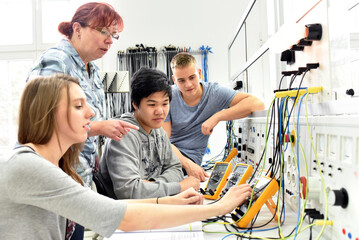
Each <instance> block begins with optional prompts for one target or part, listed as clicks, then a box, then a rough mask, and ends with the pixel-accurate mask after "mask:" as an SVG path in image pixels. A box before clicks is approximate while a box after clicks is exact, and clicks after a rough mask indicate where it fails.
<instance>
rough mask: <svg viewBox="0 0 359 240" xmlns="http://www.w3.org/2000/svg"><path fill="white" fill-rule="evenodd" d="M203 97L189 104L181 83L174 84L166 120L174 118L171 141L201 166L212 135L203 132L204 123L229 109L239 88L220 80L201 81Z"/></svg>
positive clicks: (172, 120)
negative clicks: (183, 94)
mask: <svg viewBox="0 0 359 240" xmlns="http://www.w3.org/2000/svg"><path fill="white" fill-rule="evenodd" d="M201 84H202V86H203V94H202V98H201V100H200V101H199V103H198V104H197V105H196V106H193V107H191V106H188V105H187V104H186V103H185V102H184V100H183V98H182V96H181V92H180V90H179V89H178V87H177V86H173V87H172V101H171V104H170V111H169V113H168V115H167V118H166V122H168V121H171V143H172V144H174V145H175V146H176V147H177V148H178V150H180V151H181V152H182V153H184V154H185V155H186V156H187V157H189V158H190V159H192V160H193V161H194V162H195V163H197V164H198V165H201V163H202V157H203V155H204V153H205V151H206V147H207V143H208V138H209V135H203V133H202V129H201V128H202V123H204V122H205V121H206V120H207V119H208V118H210V117H211V116H212V115H213V114H215V113H216V112H219V111H221V110H223V109H225V108H228V107H229V105H230V103H231V102H232V100H233V98H234V96H235V95H236V94H237V92H236V91H234V90H232V89H230V88H227V87H224V86H221V85H219V84H218V83H208V82H204V83H203V82H201Z"/></svg>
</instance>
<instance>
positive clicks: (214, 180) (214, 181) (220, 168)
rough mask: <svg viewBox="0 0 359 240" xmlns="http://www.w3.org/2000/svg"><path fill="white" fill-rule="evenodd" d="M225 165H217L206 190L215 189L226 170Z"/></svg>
mask: <svg viewBox="0 0 359 240" xmlns="http://www.w3.org/2000/svg"><path fill="white" fill-rule="evenodd" d="M227 167H228V166H227V164H221V165H217V166H216V168H215V169H214V170H213V172H212V174H211V177H210V179H209V180H208V184H207V189H216V188H217V185H218V183H219V182H220V181H221V180H222V178H223V174H224V172H225V171H226V169H227Z"/></svg>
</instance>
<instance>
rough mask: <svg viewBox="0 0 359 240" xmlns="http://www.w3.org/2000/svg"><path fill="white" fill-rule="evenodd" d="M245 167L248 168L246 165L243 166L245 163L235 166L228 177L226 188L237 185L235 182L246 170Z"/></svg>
mask: <svg viewBox="0 0 359 240" xmlns="http://www.w3.org/2000/svg"><path fill="white" fill-rule="evenodd" d="M247 169H248V166H245V165H239V166H237V167H236V168H235V169H234V170H233V172H232V173H231V175H230V177H229V179H228V182H227V185H226V188H231V187H233V186H235V185H237V183H238V182H239V180H241V178H242V176H243V174H244V173H245V172H246V170H247Z"/></svg>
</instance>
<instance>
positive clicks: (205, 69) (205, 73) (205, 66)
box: [199, 45, 213, 82]
mask: <svg viewBox="0 0 359 240" xmlns="http://www.w3.org/2000/svg"><path fill="white" fill-rule="evenodd" d="M199 49H200V50H201V51H202V58H203V59H202V71H203V81H204V82H208V53H209V52H210V53H213V52H212V51H211V49H212V48H211V47H208V46H206V47H205V46H204V45H202V46H201V47H200V48H199Z"/></svg>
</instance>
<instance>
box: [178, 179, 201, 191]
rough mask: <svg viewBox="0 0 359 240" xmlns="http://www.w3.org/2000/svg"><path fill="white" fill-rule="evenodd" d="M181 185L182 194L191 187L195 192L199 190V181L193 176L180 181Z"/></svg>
mask: <svg viewBox="0 0 359 240" xmlns="http://www.w3.org/2000/svg"><path fill="white" fill-rule="evenodd" d="M179 184H180V185H181V192H183V191H185V190H187V189H188V188H191V187H192V188H194V189H195V190H199V179H197V178H195V177H192V176H188V177H186V178H185V179H183V180H182V181H180V182H179Z"/></svg>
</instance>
